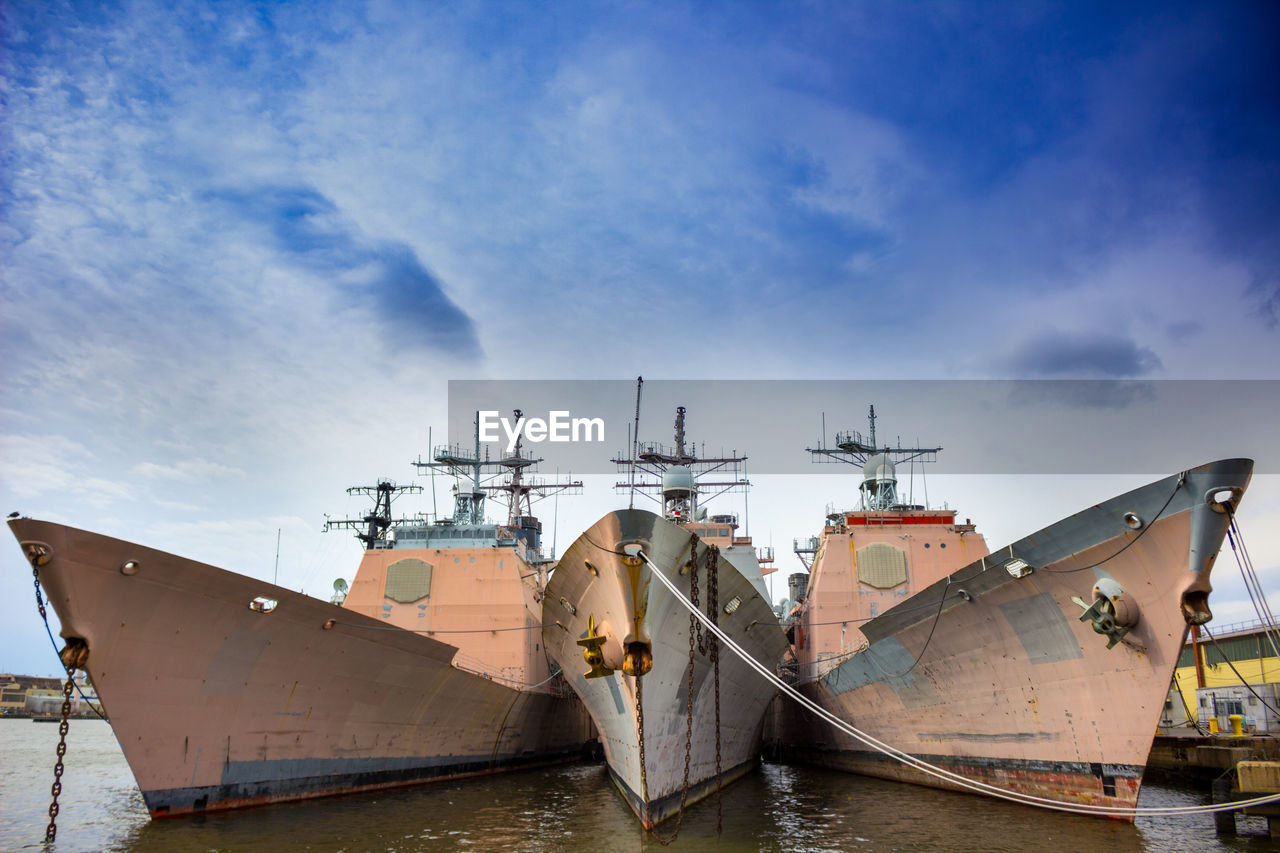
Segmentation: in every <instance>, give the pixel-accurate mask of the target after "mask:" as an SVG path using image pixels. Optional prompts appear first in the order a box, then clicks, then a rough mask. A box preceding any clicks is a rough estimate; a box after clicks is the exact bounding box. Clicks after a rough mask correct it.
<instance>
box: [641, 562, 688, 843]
mask: <svg viewBox="0 0 1280 853" xmlns="http://www.w3.org/2000/svg"><path fill="white" fill-rule="evenodd" d="M696 549H697V545H696V544H695V545H694V555H693V556H692V557H691V558H690V560H689V595H690V596H691V600H692V601H694V602H695V604H696V602H697V600H698V561H697V560H696V559H694V557H696V555H697V553H696ZM697 624H698V619H697V617H696V616H694V615H693V614H692V613H690V614H689V680H688V684H687V688H686V691H685V692H686V696H685V717H684V783H683V784H682V785H681V787H680V810H679V811H678V812H677V814H676V829H675V832H673V833H671V835H670V836H669V837H667V838H663V837H662V836H661V835H658V833H657V832H656V831H654V830H650V834H652V835H653V837H654V839H655V840H656V841H657V842H658V843H659V844H661V845H662V846H663V847H666V846H667V845H669V844H671V843H672V842H674V841H675V840H676V838H678V837H679V835H680V828H681V827H682V826H683V825H684V809H685V805H686V804H687V803H688V802H689V757H690V755H692V753H693V673H694V653H693V651H694V644H695V641H694V626H695V625H697ZM697 642H698V643H701V642H702V634H701V633H700V632H699V633H698V635H697ZM637 686H638V685H637ZM643 739H644V736H643V734H642V735H641V740H642V741H643ZM640 754H641V756H642V757H641V759H640V760H641V763H642V765H643V762H644V758H643V755H644V749H643V747H641V751H640ZM648 799H649V797H648V794H647V793H646V795H645V801H646V803H647V801H648Z"/></svg>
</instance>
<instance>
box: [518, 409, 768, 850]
mask: <svg viewBox="0 0 1280 853" xmlns="http://www.w3.org/2000/svg"><path fill="white" fill-rule="evenodd" d="M684 415H685V410H684V408H683V407H681V408H679V409H678V410H677V415H676V444H675V447H673V448H662V447H659V446H657V445H645V446H642V445H639V444H638V443H637V445H636V446H635V447H634V448H633V452H632V453H631V454H630V456H628V457H627V458H625V459H624V458H622V457H621V456H620V457H619V459H616V460H615V462H618V463H619V464H621V465H623V466H624V469H625V470H626V472H627V474H628V480H627V481H626V482H622V483H619V484H618V485H619V487H620V488H622V489H626V490H629V491H631V493H632V495H633V500H634V495H635V494H636V493H637V492H638V491H641V490H643V489H649V490H652V491H656V492H657V493H658V495H657V499H658V501H659V506H660V508H661V512H660V513H655V512H650V511H647V510H641V509H635V508H630V509H625V510H618V511H615V512H610V513H608V514H607V515H605V516H604V517H603V518H601V519H600V520H599V521H598V522H596V523H595V524H594V525H592V526H591V528H590V529H588V530H587V531H586V532H584V533H583V534H582V535H581V536H579V537H578V539H577V540H576V541H575V542H574V543H573V544H572V545H571V546H570V547H569V548H568V549H567V550H566V551H565V554H564V556H563V557H562V558H561V559H560V561H559V563H558V564H557V566H556V569H555V571H554V573H553V574H552V576H551V580H550V582H549V583H548V584H547V595H546V597H545V599H544V602H543V611H542V612H543V627H542V635H543V638H544V640H545V641H546V645H547V649H548V651H549V653H550V654H551V656H552V658H553V659H554V660H555V661H556V662H557V663H558V664H559V665H560V666H561V667H562V668H563V670H564V677H565V679H566V680H567V681H568V682H569V684H570V685H571V686H572V687H573V689H574V690H575V691H576V692H577V694H578V695H579V696H580V697H581V698H582V700H583V703H584V704H585V705H586V707H587V709H588V711H589V712H590V713H591V716H592V719H593V720H594V721H595V724H596V727H597V729H598V730H599V733H600V739H601V743H602V745H603V748H604V753H605V758H606V760H607V762H608V766H609V773H610V776H611V778H612V779H613V781H614V783H615V784H616V786H617V788H618V790H619V791H620V792H621V793H622V795H623V797H624V798H625V799H626V800H627V802H628V803H629V804H630V805H631V807H632V809H633V810H634V811H635V813H636V815H637V816H638V817H639V819H640V821H641V823H642V824H643V825H644V826H645V827H646V828H652V827H653V826H655V825H656V824H658V823H659V822H661V821H663V820H665V819H667V818H669V817H672V816H674V815H677V814H682V813H683V808H684V807H685V806H687V805H689V804H691V803H693V802H695V801H697V800H698V799H700V798H702V797H705V796H707V795H708V794H710V793H712V792H715V791H717V790H720V789H721V788H722V787H723V786H724V785H726V784H728V783H729V782H730V781H731V780H733V779H735V778H737V777H738V776H740V775H741V774H742V773H744V772H746V771H747V770H749V769H750V768H751V767H753V766H754V764H755V762H756V760H757V758H758V754H759V748H760V738H761V721H762V717H763V714H764V711H765V709H766V708H767V706H768V704H769V701H770V700H771V699H772V697H773V695H774V689H773V688H772V687H771V686H770V685H769V684H768V683H767V682H765V681H764V680H763V679H761V678H760V676H759V675H758V674H756V673H755V672H753V671H752V670H750V669H749V668H748V666H747V665H746V664H745V663H744V662H743V661H742V660H741V659H739V658H738V657H736V656H734V655H732V654H729V653H727V652H725V653H721V650H720V648H719V644H718V642H717V641H716V640H715V638H714V637H713V636H712V635H711V634H710V632H704V631H703V630H702V628H701V626H697V627H695V625H694V624H693V621H692V617H691V615H690V613H689V611H688V610H687V609H686V608H685V607H684V606H683V605H682V604H681V603H680V602H679V601H677V600H676V598H675V597H674V596H672V595H671V593H670V592H669V591H668V590H667V588H666V587H665V586H664V585H663V584H662V583H660V582H658V581H656V580H655V579H654V578H653V576H652V573H653V572H662V573H663V575H664V576H665V577H667V578H669V579H670V580H671V581H672V582H673V583H674V585H675V586H676V587H677V588H678V589H679V590H680V592H681V594H682V595H683V596H684V597H686V598H688V599H690V600H691V601H692V602H693V603H694V604H696V605H697V606H699V607H700V608H702V609H703V610H704V611H705V612H706V613H707V614H708V615H709V616H710V617H711V618H712V619H713V620H714V621H716V622H717V623H718V626H719V627H720V628H721V629H723V630H724V631H726V632H727V633H728V635H730V636H731V637H732V638H733V639H734V640H735V641H736V642H738V643H739V644H740V645H741V646H742V647H744V648H745V649H746V650H747V651H748V653H749V654H750V655H751V656H752V657H753V658H754V659H756V660H757V661H759V662H760V663H762V664H764V665H765V666H767V667H769V668H770V669H772V668H774V667H775V666H776V665H777V664H778V663H779V661H780V660H781V658H782V655H783V653H784V652H785V651H786V639H785V637H784V636H783V634H782V631H781V629H780V628H779V626H778V623H777V620H776V618H774V615H773V612H772V609H771V608H770V606H769V601H768V595H767V592H766V590H765V587H764V583H763V580H762V570H761V568H760V562H759V559H758V557H759V556H760V555H758V553H757V551H756V550H755V548H754V546H753V545H752V543H751V540H750V538H749V537H747V536H739V535H738V532H737V520H736V517H734V516H731V515H727V514H718V515H711V514H709V513H707V512H705V511H704V507H703V503H704V502H705V501H706V500H708V499H709V498H710V497H714V496H715V495H716V494H720V493H723V492H724V491H726V490H730V489H740V488H745V487H746V486H747V481H746V479H745V477H742V476H741V475H740V474H739V473H738V472H739V470H740V469H739V468H738V467H737V466H738V464H739V463H741V462H742V461H743V457H737V456H735V455H731V456H728V457H719V458H699V457H698V456H696V455H695V454H694V453H693V452H692V451H691V450H690V449H689V448H688V447H687V445H686V443H685V440H684ZM643 473H647V474H649V475H651V477H650V478H648V479H647V481H646V482H637V477H638V475H640V474H643ZM764 556H766V558H767V557H769V556H770V555H768V554H765V555H764Z"/></svg>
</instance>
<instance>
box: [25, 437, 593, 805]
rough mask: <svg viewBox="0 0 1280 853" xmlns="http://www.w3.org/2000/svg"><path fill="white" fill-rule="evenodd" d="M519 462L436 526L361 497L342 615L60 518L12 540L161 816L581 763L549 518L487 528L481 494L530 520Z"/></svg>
mask: <svg viewBox="0 0 1280 853" xmlns="http://www.w3.org/2000/svg"><path fill="white" fill-rule="evenodd" d="M440 458H441V457H440V455H437V459H438V460H439V459H440ZM457 459H458V455H457V454H456V453H455V454H453V455H452V456H448V455H446V456H445V460H446V462H451V461H456V460H457ZM475 461H478V457H477V460H475ZM508 461H509V462H510V460H508ZM420 464H423V465H431V464H433V463H420ZM507 467H508V469H511V470H514V471H515V472H516V476H514V477H512V478H509V479H508V480H507V482H505V483H503V484H501V485H498V486H489V487H484V486H480V485H479V484H478V481H477V483H476V484H475V485H474V486H473V488H472V489H471V490H469V491H465V492H464V493H463V494H464V496H465V498H466V502H467V506H466V507H465V508H464V509H465V513H464V512H462V511H461V510H460V511H459V512H458V513H455V516H454V517H453V518H451V519H448V520H445V521H442V522H433V523H427V522H426V521H424V520H416V521H415V520H408V519H400V520H393V519H392V518H391V517H390V512H389V511H390V501H391V497H392V496H393V494H394V493H395V490H396V488H397V487H395V486H394V485H393V484H391V483H389V482H382V483H379V485H378V487H376V489H370V490H368V491H370V492H371V493H373V492H376V494H377V495H378V498H379V502H378V508H377V509H375V511H374V512H373V513H371V514H370V515H368V516H366V517H364V518H363V519H361V520H360V523H361V524H363V525H367V531H368V532H367V533H364V534H362V535H361V539H362V540H364V542H365V544H366V546H367V550H366V551H365V554H364V557H363V559H362V561H361V564H360V567H359V569H358V571H357V573H356V577H355V581H354V583H353V585H352V588H351V591H350V594H348V595H347V598H346V601H345V602H344V603H343V604H344V606H340V605H339V604H336V603H331V602H326V601H320V600H317V599H315V598H310V597H308V596H305V595H302V594H300V593H296V592H293V591H291V590H288V589H284V588H282V587H278V586H274V585H272V584H268V583H266V582H264V581H260V580H257V579H255V578H250V577H246V576H243V575H239V574H235V573H233V572H228V571H224V570H222V569H218V568H215V567H213V566H209V565H205V564H203V563H199V562H196V561H193V560H187V559H184V558H182V557H178V556H175V555H173V554H169V553H165V552H162V551H157V550H154V549H150V548H146V547H143V546H140V545H137V544H135V543H132V542H125V541H122V540H118V539H112V538H109V537H106V536H101V535H99V534H95V533H90V532H87V531H83V530H77V529H75V528H72V527H67V526H65V525H61V524H54V523H51V522H43V521H36V520H33V519H27V518H19V519H15V520H12V521H10V522H9V526H10V529H11V530H12V531H13V533H14V535H15V537H17V539H18V541H19V543H20V545H21V547H22V548H23V550H24V552H25V553H26V555H27V557H28V559H29V560H30V561H31V563H32V565H33V566H34V567H35V569H36V571H37V573H38V577H39V579H40V582H41V583H42V584H43V585H44V588H45V590H46V591H47V593H48V599H49V603H50V605H51V606H52V607H53V609H54V610H55V611H56V612H57V614H58V618H59V621H60V622H61V625H62V631H61V633H62V636H63V638H64V639H65V640H66V641H67V643H68V648H69V649H72V650H76V651H79V652H81V653H83V651H84V650H85V649H87V659H86V660H85V661H84V662H83V668H84V669H86V670H87V672H88V673H89V675H90V677H91V678H92V682H93V684H94V686H95V687H96V689H97V693H98V696H99V698H100V700H101V702H102V705H103V707H104V709H105V711H106V713H107V715H108V717H109V721H110V723H111V726H112V728H113V730H114V732H115V734H116V737H117V739H118V740H119V742H120V746H121V748H122V749H123V751H124V755H125V758H126V760H127V761H128V763H129V766H130V768H131V769H132V771H133V774H134V777H135V778H136V780H137V782H138V786H139V787H140V789H141V790H142V794H143V798H144V800H145V801H146V804H147V808H148V810H149V811H150V813H151V815H152V816H153V817H165V816H171V815H179V814H188V813H193V812H204V811H213V810H219V809H231V808H238V807H242V806H252V805H262V804H265V803H271V802H278V801H283V800H294V799H302V798H309V797H317V796H326V795H331V794H339V793H350V792H355V791H365V790H374V789H379V788H388V787H397V786H403V785H412V784H418V783H422V782H428V781H434V780H441V779H457V778H464V777H469V776H480V775H486V774H492V773H496V772H501V771H505V770H511V769H518V768H523V767H530V766H536V765H539V764H545V763H548V762H555V761H565V760H572V759H574V758H577V757H578V756H579V755H581V753H582V750H583V747H584V744H586V743H587V742H588V741H589V740H591V739H592V737H593V732H592V729H591V723H590V719H589V718H588V716H587V714H586V712H585V710H584V709H583V708H582V705H581V704H580V703H579V702H578V700H577V699H576V698H575V697H574V696H573V695H572V693H571V692H570V691H569V690H568V689H567V688H566V687H565V685H564V683H563V681H562V680H561V679H560V678H559V677H558V672H555V671H553V670H551V668H550V667H549V665H548V662H547V658H546V655H545V652H544V651H543V648H542V639H541V635H540V628H541V616H540V605H539V598H540V595H541V590H542V584H543V583H544V581H545V579H546V574H545V572H546V566H547V565H548V563H549V560H548V559H546V558H544V557H543V556H542V555H541V552H540V550H539V544H538V537H537V531H538V529H539V528H538V525H537V520H536V519H534V518H533V516H532V515H530V514H528V513H527V512H525V513H521V514H520V515H518V517H517V520H516V522H515V523H514V524H491V523H486V522H485V521H484V518H483V513H482V507H483V496H484V489H486V488H488V489H489V490H491V491H506V492H508V494H510V495H511V497H512V498H513V504H514V505H515V506H516V507H520V506H522V505H523V506H527V501H522V500H520V499H521V498H524V497H527V495H528V491H526V490H525V489H526V488H527V487H529V485H530V484H527V483H525V484H523V485H521V481H520V477H519V476H518V474H519V471H521V470H522V469H523V468H524V464H514V463H513V464H509V465H508V466H507ZM512 482H514V483H516V484H517V486H520V488H517V489H516V490H515V491H512V488H511V484H512ZM333 524H334V525H335V526H342V525H343V524H344V522H334V523H333ZM336 588H338V587H336ZM340 597H341V592H339V593H338V594H337V595H335V600H338V599H340Z"/></svg>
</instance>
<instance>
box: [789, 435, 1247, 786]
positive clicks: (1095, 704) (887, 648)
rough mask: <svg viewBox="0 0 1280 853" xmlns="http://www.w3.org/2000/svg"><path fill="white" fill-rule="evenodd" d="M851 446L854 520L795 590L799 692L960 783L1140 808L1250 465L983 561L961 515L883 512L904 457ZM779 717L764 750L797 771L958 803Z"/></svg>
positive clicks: (835, 533) (1229, 465) (836, 739)
mask: <svg viewBox="0 0 1280 853" xmlns="http://www.w3.org/2000/svg"><path fill="white" fill-rule="evenodd" d="M850 445H851V446H852V447H853V449H854V450H855V451H857V452H858V453H860V455H861V461H863V462H864V464H865V467H864V478H863V484H862V501H861V505H860V507H859V508H858V509H856V510H851V511H847V512H838V513H832V514H831V515H830V516H829V518H828V522H827V524H826V526H825V527H824V529H823V531H822V534H821V537H820V538H819V541H818V542H817V543H814V544H815V545H816V547H814V548H812V549H810V550H808V551H807V553H812V554H813V562H812V570H811V573H810V574H809V575H808V577H807V578H805V577H804V576H800V577H799V578H797V579H796V580H797V583H796V584H795V588H796V589H797V591H802V601H800V603H799V604H798V605H797V606H796V607H795V608H794V610H793V613H792V614H791V618H790V619H789V624H788V631H789V635H790V638H791V641H792V657H793V660H792V661H791V663H790V667H791V668H792V669H793V671H794V676H795V683H796V685H797V687H798V688H799V689H800V690H801V691H802V692H803V693H804V694H805V695H806V696H808V697H809V698H811V699H813V700H815V701H816V702H818V703H819V704H820V705H822V706H823V707H824V708H825V709H826V710H828V711H830V712H831V713H833V714H835V715H836V716H838V717H840V718H841V719H843V720H845V721H847V722H849V723H851V724H853V725H854V726H856V727H857V728H859V729H860V730H862V731H864V732H866V733H867V734H869V735H871V736H872V737H874V738H877V739H879V740H881V741H883V742H885V743H887V744H889V745H891V746H893V747H896V748H898V749H901V750H903V751H904V752H907V753H909V754H911V755H913V756H916V757H917V758H920V759H922V760H924V761H927V762H929V763H931V764H933V765H936V766H938V767H941V768H943V769H945V770H947V771H950V772H953V773H956V774H959V775H960V776H962V777H965V778H967V779H971V780H975V781H979V782H984V783H988V784H992V785H995V786H998V787H1001V788H1005V789H1009V790H1013V791H1018V792H1022V793H1027V794H1033V795H1036V796H1041V797H1046V798H1050V799H1055V800H1061V801H1064V802H1076V803H1088V804H1099V805H1109V806H1132V805H1134V804H1135V803H1136V801H1137V796H1138V791H1139V788H1140V786H1141V781H1142V773H1143V769H1144V767H1145V764H1146V759H1147V753H1148V752H1149V750H1150V746H1151V741H1152V737H1153V735H1154V733H1155V729H1156V725H1157V724H1158V722H1159V718H1160V712H1161V710H1162V708H1163V703H1164V698H1165V695H1166V693H1167V691H1168V688H1169V682H1170V679H1171V677H1172V672H1173V668H1174V666H1175V665H1176V662H1177V658H1178V655H1179V653H1180V651H1181V649H1182V645H1183V641H1184V638H1185V636H1186V633H1187V631H1188V625H1189V624H1201V623H1203V622H1204V621H1206V620H1207V619H1208V618H1209V617H1210V612H1209V609H1208V594H1209V591H1210V580H1209V579H1210V570H1211V568H1212V564H1213V561H1214V558H1215V557H1216V555H1217V551H1218V547H1219V546H1220V544H1221V542H1222V540H1223V537H1224V535H1225V532H1226V527H1227V524H1228V517H1229V512H1232V511H1234V508H1235V506H1236V504H1237V503H1238V502H1239V500H1240V497H1241V496H1242V494H1243V492H1244V490H1245V488H1246V486H1247V485H1248V482H1249V478H1250V474H1251V471H1252V462H1251V461H1249V460H1245V459H1228V460H1222V461H1219V462H1214V463H1210V464H1207V465H1201V466H1199V467H1196V468H1191V469H1188V470H1186V471H1183V472H1181V473H1180V474H1175V475H1173V476H1170V477H1166V478H1164V479H1162V480H1158V481H1156V482H1154V483H1151V484H1149V485H1147V486H1144V487H1142V488H1140V489H1135V490H1134V491H1131V492H1128V493H1126V494H1123V495H1120V496H1118V497H1115V498H1112V499H1110V500H1107V501H1104V502H1101V503H1099V504H1097V505H1096V506H1092V507H1089V508H1086V509H1085V510H1083V511H1081V512H1079V513H1077V514H1075V515H1073V516H1071V517H1069V518H1066V519H1063V520H1062V521H1060V522H1058V523H1056V524H1054V525H1051V526H1050V527H1048V528H1045V529H1044V530H1041V531H1038V532H1036V533H1034V534H1032V535H1030V536H1028V537H1026V538H1024V539H1021V540H1019V541H1017V542H1014V543H1013V544H1011V545H1009V546H1006V547H1004V548H1000V549H998V550H997V551H995V552H994V553H990V554H988V553H987V550H986V546H985V543H984V542H983V540H982V538H981V537H980V536H979V535H978V534H977V532H976V530H974V528H973V526H972V525H971V524H968V523H965V524H957V523H955V517H954V515H953V514H952V513H951V512H949V511H948V512H938V511H936V510H928V509H925V508H924V507H915V506H909V505H904V504H901V503H898V502H897V501H896V500H892V501H891V500H878V499H877V498H879V497H882V496H885V495H886V494H888V495H893V494H894V493H893V491H892V488H891V487H892V485H893V480H894V472H893V467H892V464H891V463H890V462H889V459H888V457H889V455H890V453H891V452H893V451H891V450H890V449H889V448H878V447H876V446H875V444H874V440H873V441H872V442H871V443H868V444H864V443H862V442H861V441H860V437H859V440H858V441H856V442H850ZM938 449H940V448H929V449H923V450H922V449H918V448H916V449H911V451H909V452H911V453H922V452H923V453H932V452H934V451H936V450H938ZM885 489H888V491H887V492H885V491H882V490H885ZM894 497H896V495H894ZM926 546H927V547H926ZM944 546H945V547H944ZM804 581H807V589H805V588H804V587H805V583H804ZM890 603H891V606H888V607H886V606H885V605H886V604H890ZM776 720H777V725H775V726H774V727H773V729H772V731H771V739H772V740H773V742H774V745H775V746H777V747H778V748H779V750H780V751H781V752H782V754H784V755H787V756H789V757H791V758H794V759H798V760H802V761H807V762H811V763H815V764H820V765H824V766H829V767H833V768H839V769H844V770H849V771H853V772H857V773H863V774H867V775H873V776H880V777H884V778H891V779H899V780H902V781H908V782H915V783H919V784H925V785H933V786H937V787H953V788H960V786H959V785H958V784H956V783H955V782H952V781H948V780H941V779H938V778H936V777H934V776H929V775H925V774H924V773H922V772H920V771H918V770H915V769H911V768H908V767H907V766H905V765H904V764H901V763H899V762H897V761H894V760H892V759H890V758H888V757H886V756H885V755H883V754H881V753H880V752H877V751H874V750H872V749H870V748H869V747H867V746H865V745H864V744H863V743H861V742H858V741H856V740H854V739H853V738H852V737H850V736H848V735H846V734H843V733H841V732H838V731H837V730H835V729H834V728H831V727H829V726H828V725H827V724H826V723H823V722H821V721H819V720H818V719H817V718H816V717H814V716H813V715H811V714H809V713H808V712H806V711H804V710H802V709H799V708H798V707H794V706H792V705H790V704H789V703H783V704H781V705H779V714H778V716H777V718H776Z"/></svg>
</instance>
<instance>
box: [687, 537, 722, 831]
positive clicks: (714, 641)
mask: <svg viewBox="0 0 1280 853" xmlns="http://www.w3.org/2000/svg"><path fill="white" fill-rule="evenodd" d="M719 564H720V549H719V548H717V547H716V546H714V545H712V546H711V549H710V551H709V553H708V554H707V616H709V617H710V618H711V624H712V625H715V626H717V627H718V626H719V625H720V615H719V614H720V572H719ZM707 642H708V645H709V646H710V652H711V664H712V666H713V668H714V671H715V689H716V837H717V838H719V837H720V833H721V831H722V829H723V826H724V803H723V797H722V791H721V789H722V788H723V785H722V781H723V778H722V776H721V768H720V639H719V638H718V637H716V636H715V635H714V634H713V635H711V636H708V637H707ZM692 674H693V673H692V671H690V676H692Z"/></svg>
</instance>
